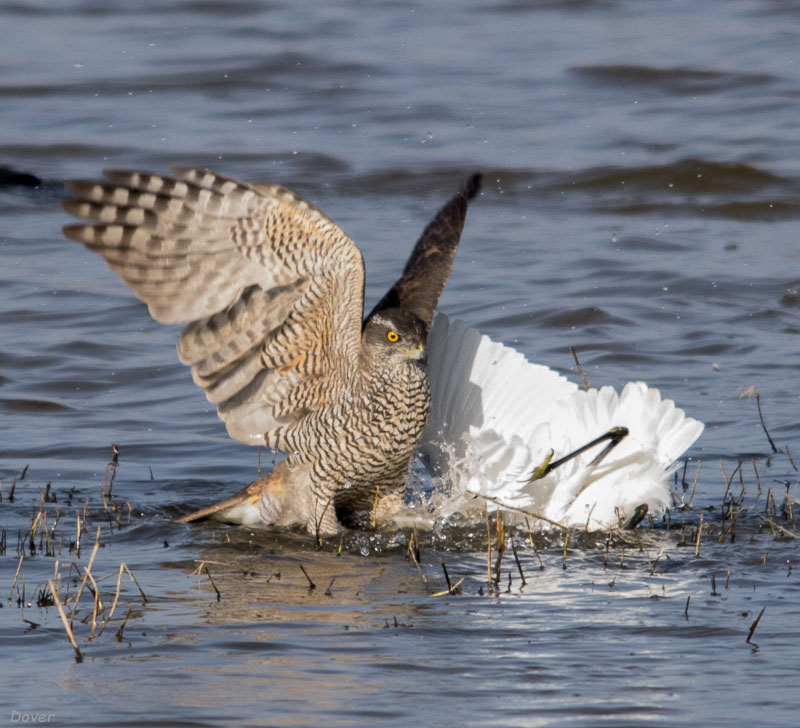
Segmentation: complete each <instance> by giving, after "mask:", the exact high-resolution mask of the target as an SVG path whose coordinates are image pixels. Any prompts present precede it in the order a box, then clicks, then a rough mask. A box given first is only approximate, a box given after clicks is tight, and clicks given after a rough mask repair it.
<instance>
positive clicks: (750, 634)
mask: <svg viewBox="0 0 800 728" xmlns="http://www.w3.org/2000/svg"><path fill="white" fill-rule="evenodd" d="M765 609H766V607H761V611H760V612H759V613H758V616H757V617H756V620H755V622H753V624H751V625H750V631H749V632H748V633H747V639H746V640H745V642H747V643H749V644H751V645H753V646H755V647H758V645H757V644H756V643H755V642H752V641H751V640H752V639H753V635H754V634H755V632H756V628H757V627H758V623H759V622H760V621H761V617H763V616H764V610H765Z"/></svg>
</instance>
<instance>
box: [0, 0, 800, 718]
mask: <svg viewBox="0 0 800 728" xmlns="http://www.w3.org/2000/svg"><path fill="white" fill-rule="evenodd" d="M798 29H800V10H798V9H797V6H796V5H795V4H794V3H788V2H779V1H777V0H775V1H773V2H767V1H766V0H765V1H763V2H739V1H734V2H706V3H694V2H675V3H660V4H651V3H637V2H633V1H631V0H621V1H619V2H603V1H600V0H597V1H595V2H592V1H587V2H533V3H527V2H521V1H519V2H505V3H502V2H497V3H474V2H452V1H451V0H444V1H443V2H438V3H422V2H414V1H413V0H411V1H409V2H400V3H398V2H392V3H371V4H369V5H357V4H353V5H352V6H351V5H350V4H343V3H327V4H325V6H324V7H322V6H313V7H312V6H305V5H303V4H300V3H280V2H276V3H267V2H248V1H246V0H243V1H242V2H230V3H228V2H199V1H198V2H194V1H188V0H187V1H184V2H170V3H167V2H163V1H162V0H148V1H147V2H139V3H128V4H120V3H113V2H104V1H103V0H96V1H94V2H60V3H52V2H16V3H6V4H4V5H3V6H2V8H0V48H1V49H2V51H0V53H2V58H3V63H2V64H0V100H1V101H2V109H3V110H2V119H3V123H2V127H1V128H0V415H2V419H0V428H1V429H0V480H1V481H2V496H3V500H2V503H0V527H2V531H0V534H1V535H0V587H1V588H2V590H0V597H1V598H2V600H3V605H2V606H3V608H2V609H0V633H2V636H3V645H4V650H3V659H2V663H1V664H2V667H0V670H1V671H2V672H0V677H1V678H2V679H0V724H2V725H5V724H8V725H14V724H21V723H23V722H28V723H30V722H31V720H32V719H33V718H37V717H40V716H44V718H45V719H47V720H49V724H50V725H64V726H66V725H69V726H106V725H129V726H134V725H136V726H171V725H174V726H178V725H181V726H216V725H230V726H249V725H253V726H277V725H296V726H320V725H331V726H349V725H359V726H364V725H401V724H402V725H406V724H409V723H411V724H421V723H425V724H438V725H474V726H489V725H497V726H512V725H513V726H539V725H547V726H549V725H569V726H575V725H592V726H594V725H609V726H644V725H649V726H652V725H665V726H666V725H676V724H685V725H697V724H702V725H740V726H752V725H759V726H794V725H796V722H797V705H798V702H797V691H796V668H797V655H798V637H800V632H798V627H797V625H798V623H799V622H798V616H800V615H799V614H798V606H797V604H798V591H799V586H800V569H794V564H795V561H796V560H797V553H798V548H797V541H796V530H795V523H794V515H795V513H794V511H796V509H797V508H800V503H798V502H797V500H795V499H797V498H798V486H797V480H798V476H797V470H796V467H795V465H794V460H793V457H794V456H795V453H797V455H798V456H800V421H799V420H798V416H797V412H798V409H799V408H798V405H800V395H798V387H797V382H798V379H797V372H798V365H797V362H798V343H800V338H798V336H799V335H800V320H799V319H798V314H800V245H798V229H800V134H798V123H797V119H798V118H799V115H798V111H800V109H799V108H798V107H799V106H800V30H798ZM174 162H177V163H185V164H194V165H205V166H208V167H213V168H214V169H217V170H219V171H220V172H223V173H226V174H230V175H234V176H238V177H241V178H243V179H247V180H269V181H274V182H279V183H281V184H284V185H286V186H289V187H291V188H292V189H295V190H297V191H298V192H299V193H300V194H302V195H303V196H305V197H307V198H309V199H310V200H312V201H313V202H314V203H315V204H317V205H319V206H320V207H321V208H322V209H324V210H325V211H326V212H327V213H328V214H329V215H330V216H331V217H332V218H333V219H334V220H336V221H337V222H338V223H339V224H340V225H341V226H342V228H343V229H344V230H345V231H346V232H347V233H348V234H350V235H351V236H352V237H353V238H354V239H355V240H356V241H357V242H358V243H359V245H360V246H361V248H362V250H363V252H364V256H365V260H366V264H367V275H368V282H367V305H368V306H371V305H372V303H374V301H375V300H377V298H378V297H379V296H380V295H382V293H383V292H384V291H385V290H386V288H387V287H388V286H389V285H390V283H391V282H392V281H393V280H394V279H395V278H396V276H397V274H398V271H399V270H400V268H401V266H402V265H403V263H404V262H405V257H406V255H407V253H408V251H409V249H410V247H411V245H412V244H413V242H414V241H415V240H416V238H417V236H418V235H419V232H420V231H421V230H422V228H423V227H424V225H425V224H426V223H427V221H428V220H429V218H430V216H431V215H432V214H433V213H434V212H435V210H436V209H437V208H438V206H439V205H440V204H441V203H442V202H443V201H444V200H445V199H446V198H447V197H449V196H450V195H451V194H452V193H453V192H454V191H455V190H456V189H457V188H458V187H459V186H460V184H461V183H462V181H463V180H464V179H465V178H466V177H467V175H469V174H470V173H472V172H474V171H482V172H483V173H484V175H485V184H484V191H483V193H482V194H481V195H480V197H479V198H478V199H477V200H476V201H475V202H474V204H473V205H472V206H471V208H470V213H469V218H468V221H467V227H466V230H465V234H464V236H463V238H462V245H461V249H460V251H459V255H458V257H457V259H456V263H455V267H454V270H453V275H452V278H451V280H450V283H449V284H448V287H447V288H446V290H445V294H444V296H443V298H442V301H441V308H442V310H445V311H446V312H447V313H449V314H450V315H452V316H457V317H460V318H464V319H465V320H467V321H468V322H469V323H470V324H471V325H473V326H476V327H478V328H479V329H481V330H482V331H484V332H485V333H488V334H489V335H490V336H492V337H493V338H495V339H497V340H501V341H504V342H506V343H508V344H510V345H513V346H515V347H516V348H518V349H520V350H521V351H523V352H524V353H525V354H526V355H527V356H528V357H529V358H531V359H534V360H536V361H539V362H541V363H544V364H547V365H549V366H551V367H554V368H557V369H560V370H562V371H563V372H565V373H567V374H569V375H570V376H574V375H575V374H574V371H573V368H574V365H573V360H572V357H571V355H570V353H569V347H570V346H574V347H575V348H576V349H577V351H578V353H579V356H580V359H581V362H582V364H583V366H584V368H585V370H586V372H587V375H588V376H589V378H590V380H591V382H592V384H595V385H601V384H613V385H615V386H620V385H621V384H622V383H624V382H625V381H628V380H631V379H643V380H646V381H647V382H648V383H649V384H651V385H653V386H657V387H659V388H660V389H661V390H662V392H664V393H665V394H666V395H667V396H669V397H672V398H674V399H675V400H676V402H677V403H678V404H679V405H680V406H681V407H683V408H684V409H685V410H686V411H687V413H689V414H690V415H692V416H694V417H697V418H699V419H701V420H703V421H705V422H706V431H705V433H704V434H703V436H702V437H701V439H700V440H699V441H698V443H697V444H696V445H695V447H694V448H693V449H692V451H691V452H690V453H689V455H690V460H689V462H688V464H687V468H686V471H685V483H681V482H676V484H675V488H674V489H675V493H676V497H677V498H678V499H682V500H683V502H684V504H686V505H687V506H689V507H687V508H686V509H685V510H680V509H677V508H676V509H674V510H673V511H672V512H671V514H670V516H669V519H668V520H666V521H664V522H661V521H659V522H657V523H645V524H643V526H642V528H640V530H639V531H638V532H636V533H630V534H626V535H624V536H615V537H613V538H608V539H607V538H606V536H604V535H600V536H597V537H593V538H588V537H586V536H585V535H581V534H579V533H575V534H571V535H570V538H569V541H568V542H567V544H566V546H565V543H564V540H563V536H561V535H558V534H552V535H545V536H534V537H533V538H532V539H530V538H529V537H528V534H527V533H525V532H524V531H520V532H518V533H516V534H515V540H514V543H515V546H516V548H517V552H518V556H519V559H520V562H519V567H518V566H517V564H516V563H515V560H514V558H513V554H511V553H506V554H505V555H504V557H503V561H502V563H501V567H500V579H499V583H498V584H497V585H496V586H494V587H493V588H492V589H491V592H492V593H491V594H490V589H489V587H488V585H487V583H486V581H487V579H486V569H487V563H486V561H487V559H486V553H485V548H486V542H487V539H486V535H485V524H467V525H466V526H460V527H452V526H451V527H447V528H445V529H443V530H437V531H435V532H433V533H421V534H419V535H418V539H419V542H420V546H421V548H420V552H419V557H420V560H421V563H420V566H419V568H417V566H416V565H415V564H414V561H413V558H411V557H410V553H409V549H408V541H409V538H410V532H409V531H408V530H405V531H403V532H401V533H399V534H395V535H387V536H383V537H381V538H377V537H370V536H368V535H349V536H348V538H346V539H345V540H344V541H343V543H341V545H340V544H339V542H338V541H332V542H329V543H325V544H323V548H322V549H321V550H317V549H316V548H315V545H314V544H313V543H312V541H311V540H310V539H309V538H307V537H306V536H305V535H301V534H291V533H290V534H286V533H271V532H269V531H256V532H251V531H249V530H247V529H241V528H227V527H213V526H209V525H200V526H184V525H177V524H174V523H173V522H172V520H171V519H172V518H173V517H174V516H175V515H176V514H178V513H182V512H185V511H187V510H188V509H190V508H195V507H199V506H202V505H205V504H207V503H208V502H209V501H210V500H212V499H214V498H216V497H217V496H218V495H221V494H228V493H230V492H232V491H234V490H236V489H237V488H239V487H241V486H242V485H243V484H245V483H247V482H248V481H249V480H251V479H252V478H253V476H254V474H255V473H256V471H257V469H258V467H259V453H258V452H257V451H256V450H255V449H249V448H247V447H245V446H243V445H240V444H237V443H234V442H232V441H231V440H229V439H228V437H227V436H226V434H225V432H224V427H223V426H222V424H221V423H220V422H219V421H218V420H217V418H216V416H215V413H214V411H213V408H212V407H211V406H210V405H209V404H208V403H207V402H206V401H205V398H204V396H203V395H202V393H201V392H200V391H199V390H197V389H196V388H195V387H194V385H193V384H192V382H191V377H190V376H189V374H188V372H187V371H185V370H184V368H183V367H182V366H181V365H180V364H179V363H178V362H177V358H176V355H175V353H174V345H175V339H176V335H177V331H178V330H177V328H176V327H163V326H159V325H157V324H155V323H154V322H152V321H151V320H150V318H149V317H148V316H147V313H146V310H145V308H144V306H143V305H142V304H141V303H139V302H138V301H136V300H135V299H134V298H133V296H132V294H131V293H130V291H129V290H128V289H127V288H126V287H125V286H123V285H122V284H121V283H120V282H119V281H118V279H117V278H116V277H115V276H114V275H113V274H111V273H110V272H109V271H108V270H107V269H106V268H105V266H104V264H103V263H102V261H101V260H100V259H99V258H97V257H96V256H94V255H93V254H91V253H89V252H88V251H86V250H84V249H83V248H82V247H80V246H76V245H74V244H73V243H71V242H69V241H67V240H65V239H63V238H62V237H61V235H60V226H61V225H62V224H63V223H64V222H66V220H65V216H64V215H63V214H62V213H61V212H60V210H59V209H58V207H57V205H56V200H57V199H58V197H59V196H60V195H61V194H62V191H63V190H62V182H63V180H64V179H66V178H70V177H96V176H97V175H98V174H99V172H100V170H101V169H102V168H103V167H108V166H113V167H130V166H136V167H143V168H149V169H154V170H157V171H163V170H165V169H166V166H167V165H168V164H170V163H174ZM752 386H755V387H757V389H758V391H759V393H760V404H761V409H762V412H763V416H764V420H765V425H766V427H767V428H768V431H769V434H770V436H771V437H772V440H773V441H774V444H775V449H776V450H778V452H773V448H772V446H771V444H770V441H769V440H768V438H767V435H766V434H765V431H764V429H763V428H762V425H761V423H760V422H759V415H758V410H757V407H756V401H755V399H754V398H752V397H751V398H749V399H748V398H746V397H745V398H742V397H741V396H740V395H741V394H742V393H743V392H744V391H745V390H747V389H748V388H750V387H752ZM111 443H118V444H119V446H120V454H119V465H118V469H117V472H116V479H115V482H114V486H113V491H112V495H111V497H110V498H109V499H107V502H106V504H105V506H104V503H103V499H102V497H101V485H102V483H103V481H104V478H105V477H106V464H107V463H108V462H109V458H110V453H111ZM787 448H788V454H787ZM260 457H261V461H262V462H261V466H262V467H263V468H268V467H269V466H270V464H271V455H270V454H269V453H261V455H260ZM700 460H702V464H701V465H700V468H699V475H697V477H696V479H695V476H696V473H698V463H699V461H700ZM740 461H741V463H742V465H741V468H739V467H738V464H739V462H740ZM26 467H27V469H26ZM23 472H24V477H23ZM682 472H683V471H681V474H682ZM731 476H732V485H731V488H730V489H729V490H728V491H727V492H726V485H725V478H726V477H728V478H730V477H731ZM15 481H16V484H15V485H14V492H13V500H12V499H11V498H10V495H11V488H12V483H14V482H15ZM48 485H49V490H48ZM43 498H44V499H45V501H46V502H45V503H44V505H41V502H42V500H43ZM53 498H55V501H53V500H52V499H53ZM40 512H41V514H42V515H37V514H39V513H40ZM731 513H732V514H733V516H734V522H733V524H732V522H731V518H730V517H727V518H726V517H725V516H726V515H729V514H731ZM701 515H702V519H703V520H702V521H701V520H700V517H701ZM45 516H46V518H47V521H46V523H45V522H44V521H43V519H44V518H45ZM37 518H38V521H35V519H37ZM78 519H80V521H81V523H83V524H84V525H85V527H86V530H85V531H84V532H82V537H81V543H80V544H79V546H80V549H79V553H77V552H76V544H75V541H76V533H77V521H78ZM34 521H35V523H34ZM32 524H33V533H34V538H33V539H31V536H30V530H31V528H32ZM98 526H99V527H100V538H99V541H97V543H98V547H97V550H96V553H95V554H94V556H93V547H94V546H95V542H96V532H97V527H98ZM698 527H700V528H701V532H700V534H701V536H700V541H699V546H698V541H697V533H698ZM492 529H494V524H492ZM492 545H493V548H494V549H495V551H496V536H495V534H494V533H493V534H492ZM340 549H341V553H340ZM412 551H413V550H412ZM21 555H22V556H23V558H22V560H21V561H20V556H21ZM92 558H93V559H94V561H93V562H92V567H91V573H92V575H93V576H94V577H95V578H99V577H106V578H104V579H103V580H101V581H98V582H97V586H96V587H95V586H94V585H93V584H92V583H91V581H89V583H88V585H87V586H86V587H85V588H84V589H83V592H82V594H81V596H80V598H79V600H78V609H77V611H76V612H75V614H74V617H73V620H72V624H73V630H74V636H75V639H76V644H77V645H78V650H79V652H80V658H79V657H78V655H77V653H76V652H75V651H74V650H73V648H72V647H71V646H70V643H69V641H68V639H67V635H66V631H65V629H64V626H63V624H62V620H61V618H60V616H59V611H58V608H57V606H56V605H55V604H54V603H53V601H52V598H51V597H50V593H49V587H48V586H47V582H48V580H49V579H50V580H52V579H54V578H58V579H59V580H60V587H61V588H60V589H58V586H59V584H55V586H56V587H57V590H58V593H59V594H60V595H61V597H62V598H66V597H67V596H75V595H76V593H77V592H78V590H79V589H80V585H81V582H82V579H83V575H84V569H85V568H86V567H87V565H88V564H89V562H90V560H91V559H92ZM494 558H495V555H493V561H494ZM442 561H444V562H445V563H446V565H447V569H448V573H449V577H450V579H451V580H452V582H456V581H457V580H458V579H461V578H462V577H463V578H464V581H463V583H462V584H461V586H460V588H461V593H460V594H452V595H451V594H447V593H445V594H444V595H441V596H431V595H432V594H436V593H438V592H442V591H443V590H444V591H445V592H446V589H447V585H446V583H445V577H444V573H443V570H442V566H441V563H442ZM73 562H75V563H76V564H77V566H78V567H79V568H76V567H75V566H72V567H70V564H72V563H73ZM123 563H124V565H125V566H126V567H127V568H128V569H129V570H130V573H131V574H133V576H134V577H135V578H136V580H137V582H138V584H139V586H140V587H141V591H140V589H139V587H137V585H136V583H134V581H133V580H132V579H131V578H130V577H129V575H128V573H127V572H126V571H125V568H124V567H123V568H122V570H121V571H120V568H121V564H123ZM300 566H303V567H304V569H305V570H306V573H307V574H308V578H307V577H306V575H305V574H304V573H303V571H302V570H301V569H300ZM120 573H121V576H119V575H120ZM522 576H524V577H525V580H526V583H525V584H524V585H523V583H522V578H521V577H522ZM312 582H313V583H314V585H315V588H313V589H312V588H310V583H312ZM118 583H119V585H120V588H119V594H118V597H117V603H116V604H113V603H114V600H115V594H116V593H117V584H118ZM95 592H96V593H97V594H98V596H99V599H100V602H101V603H97V602H95V598H94V593H95ZM143 594H144V596H143ZM218 594H219V596H217V595H218ZM95 604H97V610H98V612H99V614H97V615H96V616H95V620H94V621H95V625H94V627H93V626H92V622H93V617H92V613H93V611H94V609H95ZM112 605H113V607H114V612H113V616H112V618H111V619H110V621H109V620H108V619H107V616H108V614H109V613H110V611H111V607H112ZM72 609H73V602H72V601H70V602H68V603H67V604H66V612H65V616H66V618H67V619H68V620H69V618H70V614H71V612H72ZM762 609H763V614H762V616H761V619H760V621H758V622H757V623H756V619H757V617H758V616H759V614H760V613H761V612H762ZM754 625H755V629H754V630H752V633H751V628H752V627H753V626H754ZM748 635H749V636H750V639H749V641H748ZM48 716H49V718H48ZM43 722H44V721H43Z"/></svg>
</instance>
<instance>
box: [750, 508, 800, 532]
mask: <svg viewBox="0 0 800 728" xmlns="http://www.w3.org/2000/svg"><path fill="white" fill-rule="evenodd" d="M758 516H759V518H763V519H764V520H765V521H766V522H767V523H768V524H769V525H770V528H772V529H773V531H772V533H773V535H776V534H775V530H774V529H776V528H777V529H778V530H779V531H780V532H781V533H784V534H786V535H787V536H789V537H790V538H800V536H798V535H797V534H796V533H792V532H791V531H790V530H789V529H788V528H784V527H783V526H780V525H778V524H777V523H775V521H773V520H772V519H771V518H767V517H766V516H762V515H761V514H760V513H759V514H758Z"/></svg>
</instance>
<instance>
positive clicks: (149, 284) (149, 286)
mask: <svg viewBox="0 0 800 728" xmlns="http://www.w3.org/2000/svg"><path fill="white" fill-rule="evenodd" d="M172 170H173V172H174V174H175V176H174V177H168V176H162V175H157V174H150V173H145V172H138V171H131V170H118V169H113V170H106V171H105V172H104V174H105V177H106V179H107V181H106V182H83V181H71V182H69V183H67V189H68V190H69V191H70V192H71V193H72V194H73V195H74V197H73V198H70V199H65V200H62V201H61V204H62V206H63V207H64V209H65V210H66V211H67V212H69V213H71V214H73V215H75V216H77V217H80V218H84V219H86V220H89V221H93V222H91V223H90V224H75V225H68V226H66V227H65V228H64V233H65V235H66V236H67V237H69V238H71V239H73V240H76V241H78V242H81V243H83V244H84V245H85V246H86V247H88V248H89V249H90V250H93V251H95V252H96V253H98V254H99V255H101V256H102V257H103V259H104V260H105V261H106V263H107V264H108V265H109V267H111V268H112V269H113V270H114V271H116V272H117V273H118V274H119V275H120V276H121V277H122V279H123V280H124V281H125V282H126V283H127V284H128V285H130V287H131V288H132V289H133V291H134V293H135V294H136V295H137V296H138V297H139V298H140V299H142V300H143V301H144V302H145V303H146V304H147V306H148V308H149V310H150V313H151V315H152V316H153V318H155V319H156V320H157V321H161V322H164V323H175V322H190V323H189V324H188V326H186V328H185V329H184V331H183V333H182V334H181V337H180V340H179V343H178V356H179V358H180V360H181V361H182V362H183V363H184V364H187V365H188V366H189V367H191V370H192V376H193V378H194V381H195V382H196V383H197V384H198V385H199V386H200V387H202V388H203V390H204V391H205V392H206V395H207V396H208V399H209V400H210V401H211V402H213V403H215V404H217V405H218V414H219V416H220V417H221V418H222V419H223V420H224V421H225V423H226V426H227V428H228V431H229V432H230V434H231V435H232V436H233V437H235V438H236V439H238V440H241V441H242V442H246V443H248V444H263V443H267V444H270V445H272V446H273V447H277V448H280V449H287V446H288V445H289V440H290V439H291V438H290V435H291V433H292V431H293V428H294V427H296V426H297V425H298V423H300V422H301V420H302V419H303V418H304V417H306V416H307V415H308V414H309V413H310V412H312V411H314V410H315V409H316V408H318V407H320V406H323V405H325V404H327V403H328V402H329V401H330V400H331V398H335V396H336V393H337V392H341V391H342V390H343V388H344V387H346V386H347V383H348V382H349V381H351V378H352V376H353V373H354V371H355V368H356V367H358V362H359V352H360V346H361V319H362V315H363V287H364V264H363V260H362V258H361V253H360V251H359V250H358V248H357V247H356V245H355V243H354V242H353V241H352V240H350V238H348V237H347V236H346V235H345V234H344V233H343V232H342V231H341V230H340V229H339V228H338V227H337V226H336V225H335V224H334V223H333V222H332V221H331V220H330V218H328V217H327V216H326V215H324V214H323V213H322V212H320V211H319V210H318V209H317V208H316V207H314V206H313V205H311V204H310V203H308V202H306V201H305V200H303V199H302V198H301V197H299V196H298V195H296V194H294V193H293V192H291V191H289V190H287V189H286V188H284V187H280V186H279V185H270V184H255V185H249V184H245V183H242V182H239V181H238V180H235V179H232V178H230V177H225V176H223V175H219V174H216V173H214V172H211V171H209V170H204V169H193V168H189V167H173V168H172ZM292 444H294V441H292Z"/></svg>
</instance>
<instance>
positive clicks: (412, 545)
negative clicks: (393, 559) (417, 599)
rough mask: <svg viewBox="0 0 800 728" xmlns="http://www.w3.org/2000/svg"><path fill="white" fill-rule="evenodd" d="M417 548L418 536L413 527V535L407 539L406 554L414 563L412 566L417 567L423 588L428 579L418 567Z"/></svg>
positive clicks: (415, 528)
mask: <svg viewBox="0 0 800 728" xmlns="http://www.w3.org/2000/svg"><path fill="white" fill-rule="evenodd" d="M418 548H419V536H418V535H417V527H416V526H414V533H412V534H411V538H409V540H408V553H409V555H410V556H411V561H413V562H414V566H416V567H417V571H418V572H419V575H420V578H421V579H422V583H423V584H425V586H427V585H428V579H427V578H426V577H425V572H424V571H423V570H422V567H421V566H420V565H419V556H418Z"/></svg>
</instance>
